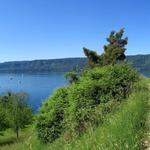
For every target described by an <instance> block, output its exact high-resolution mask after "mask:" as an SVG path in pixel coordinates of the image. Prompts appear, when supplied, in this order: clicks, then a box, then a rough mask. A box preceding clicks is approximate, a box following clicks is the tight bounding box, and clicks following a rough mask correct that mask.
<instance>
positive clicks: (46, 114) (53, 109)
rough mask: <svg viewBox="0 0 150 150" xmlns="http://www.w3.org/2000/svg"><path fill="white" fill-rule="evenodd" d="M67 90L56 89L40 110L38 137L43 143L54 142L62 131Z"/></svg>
mask: <svg viewBox="0 0 150 150" xmlns="http://www.w3.org/2000/svg"><path fill="white" fill-rule="evenodd" d="M66 97H67V89H66V88H61V89H58V90H57V91H56V92H55V93H54V94H53V95H52V96H51V97H49V98H48V100H47V101H46V102H45V103H44V104H43V106H42V108H41V110H40V111H41V114H40V115H39V116H38V120H37V129H38V137H39V138H40V140H41V141H42V142H43V143H48V142H52V141H54V140H55V139H56V138H58V137H59V135H60V134H61V132H62V131H63V119H64V112H65V109H66V108H67V106H68V101H67V100H66Z"/></svg>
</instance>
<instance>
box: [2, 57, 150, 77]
mask: <svg viewBox="0 0 150 150" xmlns="http://www.w3.org/2000/svg"><path fill="white" fill-rule="evenodd" d="M126 59H127V60H128V61H129V62H131V63H132V64H133V66H134V67H135V68H136V69H138V71H140V72H142V73H144V74H146V75H148V74H150V54H149V55H148V54H147V55H133V56H127V57H126ZM86 65H87V59H86V58H84V57H83V58H64V59H49V60H34V61H15V62H5V63H0V72H9V73H11V72H14V73H15V72H43V71H45V72H52V71H54V72H67V71H70V70H72V69H74V68H76V67H77V66H78V67H79V68H84V67H85V66H86Z"/></svg>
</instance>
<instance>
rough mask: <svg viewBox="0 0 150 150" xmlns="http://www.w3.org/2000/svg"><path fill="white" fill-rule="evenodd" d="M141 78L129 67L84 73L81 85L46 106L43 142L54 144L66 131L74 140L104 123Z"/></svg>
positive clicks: (40, 128)
mask: <svg viewBox="0 0 150 150" xmlns="http://www.w3.org/2000/svg"><path fill="white" fill-rule="evenodd" d="M138 79H139V77H138V74H137V72H136V71H135V70H133V68H132V67H131V66H130V65H127V64H116V65H109V66H105V67H102V68H94V69H91V70H86V71H84V72H83V73H82V76H81V77H80V80H79V81H78V82H76V83H72V84H71V85H69V86H68V87H67V88H61V89H59V90H57V91H56V92H55V93H54V95H53V96H52V97H50V98H49V99H48V100H47V101H46V102H45V103H44V104H43V106H42V108H41V114H40V115H39V117H38V121H37V129H38V135H39V138H40V140H41V141H42V142H44V143H48V142H52V141H54V140H55V139H56V138H58V137H59V136H60V135H61V133H62V132H64V135H65V139H66V140H70V139H72V137H76V136H79V135H81V134H82V133H84V132H85V131H86V130H87V128H89V126H95V125H98V124H100V123H102V122H103V120H104V118H105V115H106V114H108V113H109V112H111V111H112V109H113V107H114V106H115V105H116V104H118V103H120V102H121V101H122V100H124V99H125V98H127V97H128V96H129V94H130V93H131V92H132V90H133V87H134V83H135V82H136V81H137V80H138Z"/></svg>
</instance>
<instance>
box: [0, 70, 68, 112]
mask: <svg viewBox="0 0 150 150" xmlns="http://www.w3.org/2000/svg"><path fill="white" fill-rule="evenodd" d="M66 84H67V81H66V80H65V78H64V73H62V72H61V73H58V72H57V73H55V72H53V73H44V74H43V73H38V74H8V73H1V74H0V94H4V93H6V92H8V91H11V92H26V93H28V94H29V104H30V105H31V106H32V108H33V110H38V108H39V107H40V105H41V103H42V101H44V100H45V99H46V98H47V97H48V96H49V95H51V94H52V93H53V91H54V90H56V89H57V88H59V87H62V86H65V85H66Z"/></svg>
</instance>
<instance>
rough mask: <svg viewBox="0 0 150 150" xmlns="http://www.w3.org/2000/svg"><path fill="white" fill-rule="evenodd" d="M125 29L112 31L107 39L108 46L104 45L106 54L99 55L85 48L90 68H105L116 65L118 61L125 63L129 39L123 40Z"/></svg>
mask: <svg viewBox="0 0 150 150" xmlns="http://www.w3.org/2000/svg"><path fill="white" fill-rule="evenodd" d="M123 33H124V29H121V30H120V31H119V32H115V31H112V32H111V33H110V35H109V37H108V38H107V42H108V44H107V45H104V53H103V54H102V55H98V54H97V53H96V52H95V51H92V50H89V49H87V48H83V50H84V54H85V55H86V56H87V58H88V63H89V65H90V67H92V68H93V67H96V66H104V65H109V64H115V63H117V62H118V61H123V60H124V59H125V58H126V56H125V51H126V48H125V46H126V45H127V43H128V38H127V37H125V38H123Z"/></svg>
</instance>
